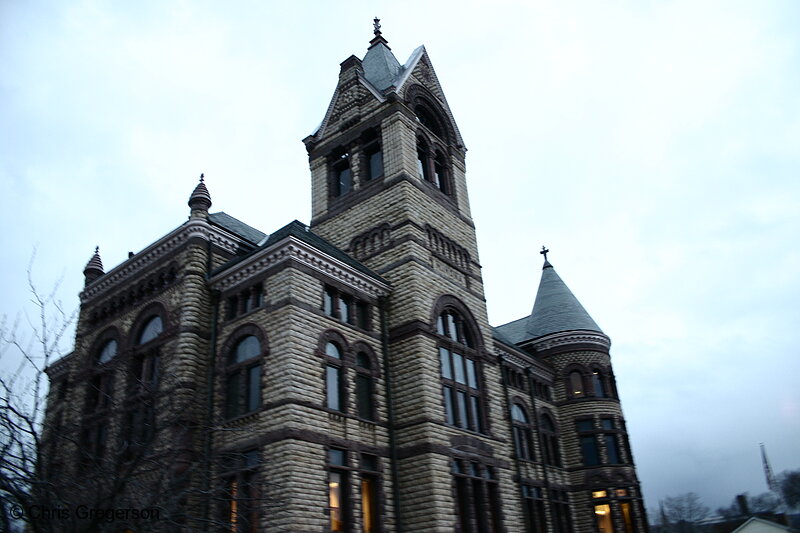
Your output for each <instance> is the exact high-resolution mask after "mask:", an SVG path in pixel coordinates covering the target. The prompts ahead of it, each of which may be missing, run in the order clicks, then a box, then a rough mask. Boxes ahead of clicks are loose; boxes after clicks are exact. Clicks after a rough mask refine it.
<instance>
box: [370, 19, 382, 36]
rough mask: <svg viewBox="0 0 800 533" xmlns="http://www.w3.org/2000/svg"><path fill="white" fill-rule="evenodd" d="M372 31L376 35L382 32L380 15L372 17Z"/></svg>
mask: <svg viewBox="0 0 800 533" xmlns="http://www.w3.org/2000/svg"><path fill="white" fill-rule="evenodd" d="M372 33H374V34H375V35H380V34H381V19H379V18H378V17H375V18H374V19H372Z"/></svg>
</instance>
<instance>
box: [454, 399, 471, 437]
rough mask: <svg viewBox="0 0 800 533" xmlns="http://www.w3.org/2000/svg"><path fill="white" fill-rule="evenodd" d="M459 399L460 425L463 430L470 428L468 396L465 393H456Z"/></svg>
mask: <svg viewBox="0 0 800 533" xmlns="http://www.w3.org/2000/svg"><path fill="white" fill-rule="evenodd" d="M456 396H457V398H458V425H459V426H460V427H462V428H467V427H468V426H469V423H468V419H467V395H466V393H464V392H463V391H456Z"/></svg>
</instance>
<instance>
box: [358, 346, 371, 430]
mask: <svg viewBox="0 0 800 533" xmlns="http://www.w3.org/2000/svg"><path fill="white" fill-rule="evenodd" d="M374 389H375V386H374V382H373V377H372V361H371V360H370V357H369V355H368V354H367V353H366V352H358V353H357V354H356V408H357V410H358V416H359V417H360V418H363V419H365V420H375V398H374V394H375V392H374Z"/></svg>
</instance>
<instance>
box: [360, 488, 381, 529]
mask: <svg viewBox="0 0 800 533" xmlns="http://www.w3.org/2000/svg"><path fill="white" fill-rule="evenodd" d="M377 508H378V480H377V477H376V476H374V475H372V474H361V532H362V533H376V532H377V531H378V526H377V524H378V513H377V511H376V510H377Z"/></svg>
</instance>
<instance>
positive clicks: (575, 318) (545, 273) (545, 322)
mask: <svg viewBox="0 0 800 533" xmlns="http://www.w3.org/2000/svg"><path fill="white" fill-rule="evenodd" d="M494 330H495V336H497V337H498V338H499V339H500V340H504V341H506V342H508V341H511V342H512V343H513V344H520V343H522V342H525V341H528V340H533V339H536V338H538V337H543V336H544V335H549V334H551V333H559V332H562V331H578V330H583V331H596V332H598V333H603V331H602V330H601V329H600V327H599V326H598V325H597V323H596V322H595V321H594V320H593V319H592V317H591V316H589V313H587V312H586V309H584V308H583V306H582V305H581V303H580V302H579V301H578V299H577V298H576V297H575V295H574V294H572V291H570V290H569V287H567V284H566V283H564V282H563V281H562V280H561V278H560V277H559V275H558V274H557V273H556V271H555V269H554V268H553V265H551V264H550V263H549V262H548V261H545V263H544V267H543V268H542V278H541V280H540V281H539V290H538V291H537V292H536V300H535V301H534V304H533V310H532V311H531V314H530V315H529V316H527V317H524V318H520V319H518V320H515V321H513V322H509V323H508V324H503V325H502V326H498V327H496V328H494ZM506 339H507V340H506Z"/></svg>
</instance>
